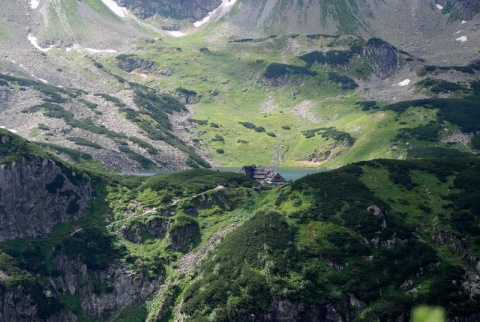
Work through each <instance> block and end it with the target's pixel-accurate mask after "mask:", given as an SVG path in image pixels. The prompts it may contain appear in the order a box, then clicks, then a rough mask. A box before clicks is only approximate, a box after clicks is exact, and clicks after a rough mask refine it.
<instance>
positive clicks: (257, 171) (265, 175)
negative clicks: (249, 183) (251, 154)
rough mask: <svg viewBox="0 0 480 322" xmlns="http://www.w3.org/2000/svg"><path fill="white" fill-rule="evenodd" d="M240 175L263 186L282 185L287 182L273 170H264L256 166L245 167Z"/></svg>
mask: <svg viewBox="0 0 480 322" xmlns="http://www.w3.org/2000/svg"><path fill="white" fill-rule="evenodd" d="M240 173H241V174H244V175H246V176H248V177H250V178H252V179H255V180H258V181H260V183H263V184H275V185H282V184H284V183H285V182H286V180H285V178H283V177H282V175H281V174H280V173H278V172H275V171H273V170H272V168H262V167H256V166H254V165H252V166H244V167H243V168H242V170H240Z"/></svg>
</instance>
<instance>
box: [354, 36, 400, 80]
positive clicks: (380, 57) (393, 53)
mask: <svg viewBox="0 0 480 322" xmlns="http://www.w3.org/2000/svg"><path fill="white" fill-rule="evenodd" d="M363 54H364V55H365V57H366V59H367V63H368V64H369V65H370V67H372V69H373V71H374V73H375V75H377V76H378V77H380V78H381V79H385V78H387V77H388V76H390V75H392V74H393V73H394V72H395V71H396V70H397V69H398V68H399V65H400V53H399V52H398V50H397V49H396V48H395V47H393V46H392V45H390V44H389V43H386V42H385V41H383V40H380V39H376V38H372V39H370V40H369V41H368V42H367V43H366V45H365V47H364V49H363Z"/></svg>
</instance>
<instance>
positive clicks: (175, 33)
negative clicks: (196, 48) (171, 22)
mask: <svg viewBox="0 0 480 322" xmlns="http://www.w3.org/2000/svg"><path fill="white" fill-rule="evenodd" d="M168 33H169V34H170V35H171V36H173V37H183V36H185V35H186V33H184V32H181V31H169V32H168Z"/></svg>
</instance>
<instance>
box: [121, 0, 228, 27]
mask: <svg viewBox="0 0 480 322" xmlns="http://www.w3.org/2000/svg"><path fill="white" fill-rule="evenodd" d="M117 2H118V4H119V5H121V6H124V7H127V8H130V9H132V11H133V12H134V13H135V14H136V15H137V16H139V17H141V18H142V19H145V18H150V17H152V16H154V15H156V14H159V15H162V16H165V17H171V18H176V19H187V20H190V21H192V22H193V21H197V20H201V19H202V18H204V17H205V16H207V15H208V13H209V12H210V11H213V10H215V9H216V8H218V7H219V6H220V4H221V3H222V0H193V1H189V0H176V1H170V0H160V1H140V0H118V1H117Z"/></svg>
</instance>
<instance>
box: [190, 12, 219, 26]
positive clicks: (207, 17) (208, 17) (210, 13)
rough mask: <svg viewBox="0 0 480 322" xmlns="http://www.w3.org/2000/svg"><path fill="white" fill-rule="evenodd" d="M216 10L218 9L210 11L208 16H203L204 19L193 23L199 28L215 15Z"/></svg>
mask: <svg viewBox="0 0 480 322" xmlns="http://www.w3.org/2000/svg"><path fill="white" fill-rule="evenodd" d="M216 11H217V9H215V10H213V11H211V12H209V13H208V16H206V17H205V18H203V19H202V20H198V21H195V22H194V23H193V25H194V26H195V27H197V28H198V27H200V26H201V25H203V24H206V23H207V22H208V21H209V20H210V16H211V15H213V14H214V13H215V12H216Z"/></svg>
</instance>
